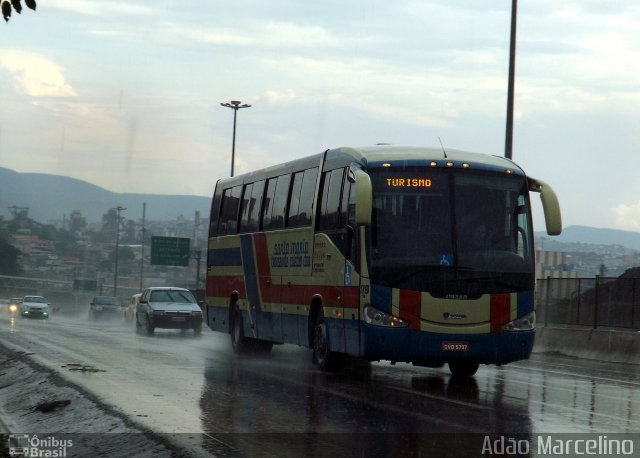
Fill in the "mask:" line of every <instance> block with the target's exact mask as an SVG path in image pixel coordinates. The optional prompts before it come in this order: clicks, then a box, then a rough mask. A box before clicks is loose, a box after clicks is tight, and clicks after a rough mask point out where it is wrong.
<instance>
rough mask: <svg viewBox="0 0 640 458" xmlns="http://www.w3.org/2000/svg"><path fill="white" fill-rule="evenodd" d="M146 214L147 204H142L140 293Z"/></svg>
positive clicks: (142, 277)
mask: <svg viewBox="0 0 640 458" xmlns="http://www.w3.org/2000/svg"><path fill="white" fill-rule="evenodd" d="M146 214H147V203H146V202H143V203H142V251H141V253H140V291H142V283H143V279H144V236H145V231H146V229H145V227H144V224H145V217H146Z"/></svg>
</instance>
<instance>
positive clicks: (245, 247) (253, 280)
mask: <svg viewBox="0 0 640 458" xmlns="http://www.w3.org/2000/svg"><path fill="white" fill-rule="evenodd" d="M240 249H241V250H242V267H243V270H244V284H245V288H247V298H248V299H249V304H251V305H252V306H254V307H256V311H258V310H260V308H261V305H262V304H260V287H259V286H258V276H257V275H256V261H255V256H254V255H253V237H252V236H251V234H243V235H241V236H240Z"/></svg>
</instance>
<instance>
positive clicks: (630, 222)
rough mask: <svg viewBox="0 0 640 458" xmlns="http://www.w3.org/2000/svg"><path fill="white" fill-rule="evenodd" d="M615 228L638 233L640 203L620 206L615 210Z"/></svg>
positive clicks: (639, 227) (639, 226)
mask: <svg viewBox="0 0 640 458" xmlns="http://www.w3.org/2000/svg"><path fill="white" fill-rule="evenodd" d="M613 214H614V217H615V227H617V228H620V229H627V230H633V231H637V230H639V229H640V201H638V202H636V203H635V204H629V205H627V204H620V205H618V206H616V207H614V209H613Z"/></svg>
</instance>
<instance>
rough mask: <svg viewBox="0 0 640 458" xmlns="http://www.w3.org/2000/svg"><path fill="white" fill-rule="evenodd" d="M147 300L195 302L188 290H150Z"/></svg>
mask: <svg viewBox="0 0 640 458" xmlns="http://www.w3.org/2000/svg"><path fill="white" fill-rule="evenodd" d="M149 300H150V302H184V303H195V302H196V300H195V298H194V297H193V295H192V294H191V293H190V292H189V291H178V290H162V291H152V292H151V296H150V299H149Z"/></svg>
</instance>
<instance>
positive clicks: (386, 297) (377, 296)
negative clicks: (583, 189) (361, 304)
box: [371, 285, 391, 313]
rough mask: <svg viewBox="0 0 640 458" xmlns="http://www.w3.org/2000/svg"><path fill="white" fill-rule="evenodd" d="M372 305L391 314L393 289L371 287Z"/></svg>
mask: <svg viewBox="0 0 640 458" xmlns="http://www.w3.org/2000/svg"><path fill="white" fill-rule="evenodd" d="M371 305H373V306H374V307H375V308H377V309H378V310H381V311H383V312H386V313H391V288H389V287H388V286H380V285H372V286H371Z"/></svg>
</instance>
